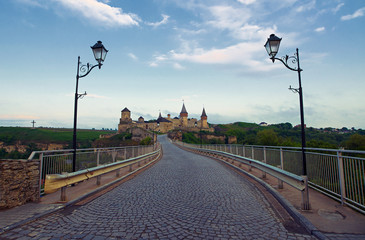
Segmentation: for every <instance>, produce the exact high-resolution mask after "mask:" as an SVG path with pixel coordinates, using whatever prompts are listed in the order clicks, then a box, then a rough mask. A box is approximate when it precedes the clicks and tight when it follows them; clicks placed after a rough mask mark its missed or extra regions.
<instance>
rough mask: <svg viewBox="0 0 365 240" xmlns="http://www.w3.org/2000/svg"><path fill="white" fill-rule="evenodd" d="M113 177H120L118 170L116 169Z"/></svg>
mask: <svg viewBox="0 0 365 240" xmlns="http://www.w3.org/2000/svg"><path fill="white" fill-rule="evenodd" d="M115 176H116V177H120V169H117V170H116V171H115Z"/></svg>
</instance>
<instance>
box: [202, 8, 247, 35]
mask: <svg viewBox="0 0 365 240" xmlns="http://www.w3.org/2000/svg"><path fill="white" fill-rule="evenodd" d="M208 10H209V11H210V13H211V14H212V17H213V19H212V20H210V21H208V22H207V23H208V24H209V25H211V26H213V27H215V28H220V29H230V30H234V29H238V28H239V27H241V26H242V25H243V24H245V23H246V22H247V20H248V19H249V18H250V17H251V13H250V11H249V10H247V9H244V8H234V7H232V6H213V7H209V8H208Z"/></svg>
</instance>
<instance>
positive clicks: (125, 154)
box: [124, 147, 127, 160]
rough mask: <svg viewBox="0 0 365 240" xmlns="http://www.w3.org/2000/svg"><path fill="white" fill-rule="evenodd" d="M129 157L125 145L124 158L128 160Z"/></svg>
mask: <svg viewBox="0 0 365 240" xmlns="http://www.w3.org/2000/svg"><path fill="white" fill-rule="evenodd" d="M126 159H127V148H126V147H125V148H124V160H126Z"/></svg>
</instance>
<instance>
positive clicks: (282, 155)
mask: <svg viewBox="0 0 365 240" xmlns="http://www.w3.org/2000/svg"><path fill="white" fill-rule="evenodd" d="M280 168H281V169H283V170H284V152H283V148H280Z"/></svg>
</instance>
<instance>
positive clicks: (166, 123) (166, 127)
mask: <svg viewBox="0 0 365 240" xmlns="http://www.w3.org/2000/svg"><path fill="white" fill-rule="evenodd" d="M207 119H208V117H207V114H206V113H205V109H204V108H203V112H202V115H201V116H200V120H197V119H196V118H188V112H187V111H186V108H185V104H184V103H183V106H182V109H181V112H180V117H179V118H178V117H174V118H171V115H170V114H168V115H167V118H163V117H162V116H161V113H160V115H159V117H158V119H157V120H155V121H148V122H145V121H144V118H143V117H139V118H138V121H133V120H132V119H131V111H129V110H128V108H124V109H123V110H122V116H121V118H120V122H119V124H118V133H122V132H125V131H127V129H130V128H134V127H138V128H142V129H145V130H148V131H156V132H161V133H167V132H169V131H171V130H185V131H196V132H198V131H207V132H214V128H211V127H209V125H208V122H207Z"/></svg>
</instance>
